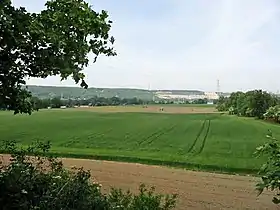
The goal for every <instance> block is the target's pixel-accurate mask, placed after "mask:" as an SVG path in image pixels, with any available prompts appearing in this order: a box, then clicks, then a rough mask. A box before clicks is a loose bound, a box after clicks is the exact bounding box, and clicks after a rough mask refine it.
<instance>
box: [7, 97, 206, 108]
mask: <svg viewBox="0 0 280 210" xmlns="http://www.w3.org/2000/svg"><path fill="white" fill-rule="evenodd" d="M32 102H33V104H34V107H35V109H46V108H48V107H51V108H60V107H61V106H66V107H75V106H123V105H146V104H174V103H176V102H174V101H164V100H161V101H148V100H141V99H138V98H136V97H134V98H119V97H112V98H105V97H97V96H96V97H93V98H90V99H61V98H59V97H54V98H46V99H40V98H38V97H33V98H32ZM184 103H185V104H207V100H206V99H198V100H195V101H192V102H189V101H185V102H184ZM3 108H4V109H6V107H3Z"/></svg>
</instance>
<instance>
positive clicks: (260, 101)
mask: <svg viewBox="0 0 280 210" xmlns="http://www.w3.org/2000/svg"><path fill="white" fill-rule="evenodd" d="M279 105H280V99H279V97H278V96H276V95H273V94H269V93H268V92H266V91H262V90H252V91H248V92H245V93H244V92H234V93H232V94H231V95H230V97H228V98H225V97H220V98H219V100H218V101H217V109H218V111H228V112H229V114H232V115H238V116H245V117H256V118H258V119H266V120H271V121H275V122H278V123H279V122H280V106H279Z"/></svg>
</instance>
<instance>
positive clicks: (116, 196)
mask: <svg viewBox="0 0 280 210" xmlns="http://www.w3.org/2000/svg"><path fill="white" fill-rule="evenodd" d="M3 149H4V150H5V151H6V152H9V154H11V159H10V162H9V163H7V164H6V165H5V162H3V163H2V164H1V171H0V206H1V209H3V210H8V209H9V210H16V209H20V210H35V209H40V210H61V209H63V210H74V209H79V210H90V209H94V210H109V209H119V210H168V209H173V208H174V207H175V201H176V195H172V196H169V195H166V196H164V195H161V194H156V193H155V191H154V190H155V189H154V188H151V189H149V190H148V189H146V188H145V185H141V186H140V189H139V193H138V194H136V195H134V194H132V193H131V192H129V191H128V192H123V191H122V190H121V189H111V191H110V193H108V194H103V193H102V192H101V185H99V184H98V183H94V182H91V174H90V172H89V171H85V170H83V168H78V169H72V170H67V169H65V168H64V167H63V164H62V162H61V161H58V160H57V159H56V158H53V157H48V156H47V152H48V150H49V149H50V144H49V143H46V144H43V143H36V144H33V145H31V146H29V147H28V148H27V149H22V148H18V147H17V144H15V143H14V142H6V143H5V144H4V148H3Z"/></svg>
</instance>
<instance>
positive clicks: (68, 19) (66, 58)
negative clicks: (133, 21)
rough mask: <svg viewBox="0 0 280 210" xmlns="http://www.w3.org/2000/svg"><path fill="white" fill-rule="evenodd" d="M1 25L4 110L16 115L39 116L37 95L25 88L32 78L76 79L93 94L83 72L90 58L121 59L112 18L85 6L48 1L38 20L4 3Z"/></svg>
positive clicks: (64, 0)
mask: <svg viewBox="0 0 280 210" xmlns="http://www.w3.org/2000/svg"><path fill="white" fill-rule="evenodd" d="M0 22H1V24H0V60H1V62H0V104H4V105H5V107H8V109H10V110H14V111H15V113H19V112H20V113H29V114H30V113H31V112H32V110H33V107H32V102H31V100H30V99H31V94H30V93H29V92H28V91H27V90H26V89H24V88H22V85H24V84H25V79H26V78H28V77H38V78H46V77H48V76H51V75H59V76H60V77H61V79H62V80H63V79H67V78H68V77H69V76H71V77H72V78H73V79H74V81H75V82H76V83H80V85H81V87H83V88H87V84H86V83H85V81H84V77H85V75H84V74H83V73H82V72H81V71H82V69H83V68H84V67H85V66H87V65H88V63H89V59H88V53H89V52H92V53H93V54H95V56H96V57H97V56H99V55H101V54H104V55H107V56H114V55H116V53H115V52H114V50H113V48H112V47H111V45H110V43H112V44H113V43H114V38H113V37H111V38H110V37H109V31H110V28H111V23H112V21H110V20H108V14H107V12H105V11H101V12H100V13H97V12H95V11H94V10H93V9H92V8H91V6H90V5H89V4H88V3H86V2H85V1H83V0H72V1H68V0H52V1H47V3H46V8H45V9H44V10H43V11H41V12H40V13H38V14H35V13H29V12H27V11H26V9H25V8H23V7H21V8H15V7H14V6H13V5H12V3H11V0H2V1H1V3H0ZM96 57H95V60H96Z"/></svg>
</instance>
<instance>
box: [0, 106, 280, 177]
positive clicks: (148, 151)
mask: <svg viewBox="0 0 280 210" xmlns="http://www.w3.org/2000/svg"><path fill="white" fill-rule="evenodd" d="M201 109H202V108H201ZM268 129H270V130H272V132H273V133H274V134H275V135H279V134H280V129H279V126H278V125H273V124H269V123H265V122H263V121H258V120H254V119H248V118H238V117H235V116H228V115H223V114H221V113H208V114H207V113H196V114H195V113H193V114H184V113H173V114H170V113H161V114H159V113H151V112H146V113H137V112H130V113H125V112H123V111H122V112H112V111H109V112H105V111H104V109H103V110H102V111H100V112H98V111H91V109H88V110H87V109H65V110H41V111H39V112H35V113H33V114H32V115H31V116H29V115H16V116H14V115H13V114H12V113H11V112H0V134H1V135H0V138H1V139H0V140H16V141H18V142H20V144H22V145H27V144H30V143H32V142H34V141H36V140H41V141H50V142H51V144H52V151H51V152H53V153H56V154H60V155H61V156H66V157H81V158H94V159H104V160H117V161H127V162H141V163H148V164H163V165H170V166H178V167H185V168H194V169H205V170H217V171H225V172H244V173H246V172H248V173H249V172H255V170H257V169H258V168H259V166H260V164H261V163H263V160H261V159H258V158H256V157H255V156H254V154H253V153H254V151H255V148H256V147H257V146H259V145H260V144H262V143H263V142H265V141H266V138H265V136H266V134H267V131H268Z"/></svg>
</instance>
